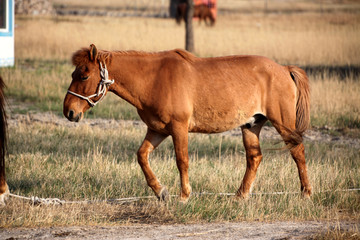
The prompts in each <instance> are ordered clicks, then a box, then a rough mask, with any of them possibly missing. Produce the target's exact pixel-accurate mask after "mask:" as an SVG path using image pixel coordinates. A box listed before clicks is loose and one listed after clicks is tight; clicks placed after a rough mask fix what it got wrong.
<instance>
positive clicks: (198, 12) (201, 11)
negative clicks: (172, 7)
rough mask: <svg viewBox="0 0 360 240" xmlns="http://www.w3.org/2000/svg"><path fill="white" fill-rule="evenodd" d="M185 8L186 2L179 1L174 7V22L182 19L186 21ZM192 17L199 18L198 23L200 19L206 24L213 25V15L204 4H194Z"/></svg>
mask: <svg viewBox="0 0 360 240" xmlns="http://www.w3.org/2000/svg"><path fill="white" fill-rule="evenodd" d="M186 10H187V4H186V3H180V4H179V5H178V6H177V8H176V22H177V24H180V23H181V20H182V19H184V21H186ZM194 17H195V18H199V25H200V24H201V21H204V22H205V24H206V25H208V26H214V24H215V17H214V15H213V14H212V12H211V11H210V8H209V7H208V6H207V5H206V4H200V5H195V6H194Z"/></svg>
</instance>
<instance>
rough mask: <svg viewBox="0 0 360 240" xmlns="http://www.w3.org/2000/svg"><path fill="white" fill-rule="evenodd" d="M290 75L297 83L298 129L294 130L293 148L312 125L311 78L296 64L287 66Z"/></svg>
mask: <svg viewBox="0 0 360 240" xmlns="http://www.w3.org/2000/svg"><path fill="white" fill-rule="evenodd" d="M287 68H288V70H289V72H290V76H291V78H292V79H293V81H294V82H295V84H296V88H297V90H298V91H297V102H296V122H295V127H296V130H295V131H292V133H291V134H290V136H289V138H290V141H288V144H287V145H288V147H290V148H292V147H295V146H297V145H299V144H300V143H302V141H303V135H304V132H305V131H306V130H307V129H309V127H310V86H309V78H308V77H307V75H306V73H305V71H304V70H302V69H301V68H299V67H296V66H287Z"/></svg>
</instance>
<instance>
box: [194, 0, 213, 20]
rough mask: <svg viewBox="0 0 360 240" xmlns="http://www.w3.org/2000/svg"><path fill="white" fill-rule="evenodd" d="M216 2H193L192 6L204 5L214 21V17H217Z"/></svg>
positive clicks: (209, 0) (200, 0)
mask: <svg viewBox="0 0 360 240" xmlns="http://www.w3.org/2000/svg"><path fill="white" fill-rule="evenodd" d="M216 2H217V0H194V5H201V4H205V5H206V6H208V8H209V9H210V11H211V13H212V15H213V17H214V19H216V15H217V6H216Z"/></svg>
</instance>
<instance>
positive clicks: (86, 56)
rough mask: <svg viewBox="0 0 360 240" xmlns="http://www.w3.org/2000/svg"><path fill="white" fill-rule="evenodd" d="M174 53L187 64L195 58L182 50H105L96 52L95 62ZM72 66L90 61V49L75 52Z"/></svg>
mask: <svg viewBox="0 0 360 240" xmlns="http://www.w3.org/2000/svg"><path fill="white" fill-rule="evenodd" d="M169 53H175V54H177V55H178V56H180V57H181V58H183V59H185V60H186V61H188V62H191V63H192V62H194V60H195V56H194V55H193V54H192V53H190V52H188V51H186V50H183V49H175V50H171V51H163V52H144V51H134V50H129V51H105V50H98V53H97V60H98V61H99V62H105V61H106V60H108V61H109V62H111V59H112V57H114V56H116V55H125V56H155V55H158V54H169ZM71 60H72V64H73V65H74V66H79V65H80V64H87V63H88V62H89V61H90V48H82V49H80V50H78V51H76V52H75V53H74V54H73V56H72V59H71Z"/></svg>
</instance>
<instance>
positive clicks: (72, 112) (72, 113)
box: [68, 110, 75, 119]
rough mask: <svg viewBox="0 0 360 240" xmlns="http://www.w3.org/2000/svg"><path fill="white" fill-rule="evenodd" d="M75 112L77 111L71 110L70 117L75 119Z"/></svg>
mask: <svg viewBox="0 0 360 240" xmlns="http://www.w3.org/2000/svg"><path fill="white" fill-rule="evenodd" d="M74 114H75V112H74V111H73V110H70V111H69V115H68V117H69V118H70V119H73V118H74Z"/></svg>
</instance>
